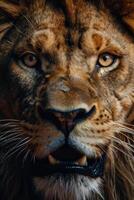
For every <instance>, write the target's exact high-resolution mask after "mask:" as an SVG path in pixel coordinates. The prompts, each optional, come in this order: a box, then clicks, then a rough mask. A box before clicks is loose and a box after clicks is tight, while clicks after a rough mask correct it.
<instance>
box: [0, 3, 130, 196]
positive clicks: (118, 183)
mask: <svg viewBox="0 0 134 200" xmlns="http://www.w3.org/2000/svg"><path fill="white" fill-rule="evenodd" d="M133 13H134V3H133V1H130V0H119V1H115V0H111V1H109V0H102V1H101V0H93V1H90V0H89V1H87V0H78V1H76V0H65V1H60V0H56V1H54V0H50V1H47V0H46V1H45V0H44V1H43V0H38V1H37V0H30V1H23V0H22V1H20V2H19V1H8V0H6V1H2V0H0V39H1V40H0V82H1V84H0V94H1V95H0V112H1V113H0V130H1V133H0V159H1V160H0V164H1V165H0V166H1V167H0V180H2V181H1V183H0V194H1V198H2V199H1V200H24V199H25V200H30V199H32V200H33V199H39V200H42V199H43V200H44V199H45V200H51V199H57V200H68V199H70V200H86V199H92V200H94V199H95V200H97V199H105V200H132V199H133V197H134V157H133V153H134V146H133V143H134V136H133V135H134V128H133V127H134V14H133ZM29 51H30V52H35V53H36V54H37V55H39V57H41V58H42V63H43V64H42V71H41V72H40V71H39V72H38V73H37V72H36V70H35V69H33V68H26V67H24V66H21V65H20V63H19V62H16V56H18V54H19V55H20V54H23V53H24V52H29ZM104 52H106V53H107V52H108V53H110V54H112V55H115V56H117V57H118V60H119V63H118V66H117V67H116V68H114V69H113V70H112V69H110V68H103V67H102V68H100V69H99V70H98V71H97V70H96V68H95V65H96V62H97V60H98V57H99V55H101V54H102V53H104ZM42 102H43V103H42ZM44 102H45V103H44ZM40 105H41V107H43V106H45V107H46V108H54V109H57V110H62V111H64V110H66V111H69V110H72V109H77V108H79V107H84V108H86V109H87V108H91V107H92V106H95V108H96V112H95V114H94V115H93V116H92V117H91V118H89V119H87V120H85V121H83V122H82V123H80V124H77V125H76V126H75V128H74V129H73V131H72V132H71V134H70V138H71V139H72V138H73V139H77V140H78V141H79V142H80V144H83V145H84V146H85V148H87V149H89V150H90V151H91V154H94V153H95V155H96V156H98V155H101V154H102V152H106V153H107V161H106V166H105V172H104V176H103V179H101V178H97V180H92V179H90V178H88V177H82V176H79V175H78V176H76V177H72V179H71V178H70V177H69V178H70V179H69V180H70V181H69V182H66V181H65V180H64V178H63V177H59V178H58V177H56V176H53V177H49V176H48V177H46V178H44V179H45V180H44V179H43V178H37V177H36V178H35V177H33V179H32V181H31V180H29V178H25V176H24V177H23V174H21V169H20V166H19V167H18V165H17V164H16V163H15V162H14V163H13V161H14V159H15V158H16V156H18V157H19V153H20V151H22V152H23V151H24V152H25V154H24V157H23V161H24V162H25V159H27V156H28V154H29V152H30V154H32V157H33V158H44V157H45V156H48V154H49V153H50V151H51V149H49V148H48V146H49V145H51V143H52V142H54V141H56V140H61V139H62V138H63V134H62V133H61V132H60V131H59V130H57V129H56V127H55V126H54V125H52V124H50V123H48V122H47V121H42V119H41V118H40V116H39V113H38V107H39V106H40ZM16 138H17V139H16ZM18 138H19V139H18ZM20 138H21V140H20ZM14 140H15V141H17V142H16V143H15V144H14ZM14 146H15V148H14ZM21 147H22V148H21ZM12 159H13V160H12ZM16 165H17V167H16ZM70 176H71V175H70ZM28 184H29V185H30V184H31V185H32V184H33V185H32V189H31V188H30V187H31V186H29V185H28ZM33 187H34V189H33ZM93 187H94V188H93ZM33 190H34V192H35V191H37V194H35V193H34V192H33ZM31 191H32V192H31ZM38 193H39V194H38ZM40 194H41V196H40ZM36 195H37V196H36Z"/></svg>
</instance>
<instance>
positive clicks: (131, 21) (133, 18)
mask: <svg viewBox="0 0 134 200" xmlns="http://www.w3.org/2000/svg"><path fill="white" fill-rule="evenodd" d="M122 7H123V8H122V17H123V21H124V22H125V23H126V24H127V25H128V27H129V28H130V29H131V30H132V31H133V32H134V0H124V3H123V5H122Z"/></svg>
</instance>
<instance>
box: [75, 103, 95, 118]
mask: <svg viewBox="0 0 134 200" xmlns="http://www.w3.org/2000/svg"><path fill="white" fill-rule="evenodd" d="M95 112H96V107H95V106H93V107H92V108H91V109H90V110H89V111H87V110H85V109H79V112H78V114H77V116H76V117H75V120H76V121H77V122H81V121H83V120H85V119H86V118H88V117H91V116H92V115H93V114H94V113H95Z"/></svg>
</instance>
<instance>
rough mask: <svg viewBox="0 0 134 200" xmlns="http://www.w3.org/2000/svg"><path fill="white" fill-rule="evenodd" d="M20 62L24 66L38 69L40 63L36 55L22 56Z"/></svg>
mask: <svg viewBox="0 0 134 200" xmlns="http://www.w3.org/2000/svg"><path fill="white" fill-rule="evenodd" d="M20 60H21V62H22V64H24V65H25V66H27V67H30V68H33V67H36V66H37V63H38V61H39V59H38V57H37V56H36V55H35V54H34V53H25V54H23V55H22V56H21V58H20Z"/></svg>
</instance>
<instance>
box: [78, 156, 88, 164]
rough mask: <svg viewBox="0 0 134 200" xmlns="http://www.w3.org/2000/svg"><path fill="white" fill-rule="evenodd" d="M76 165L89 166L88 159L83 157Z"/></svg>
mask: <svg viewBox="0 0 134 200" xmlns="http://www.w3.org/2000/svg"><path fill="white" fill-rule="evenodd" d="M76 163H78V164H79V165H87V157H86V156H83V157H82V158H80V159H79V160H77V161H76Z"/></svg>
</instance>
